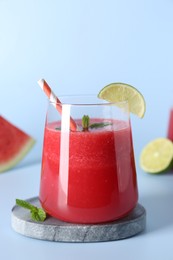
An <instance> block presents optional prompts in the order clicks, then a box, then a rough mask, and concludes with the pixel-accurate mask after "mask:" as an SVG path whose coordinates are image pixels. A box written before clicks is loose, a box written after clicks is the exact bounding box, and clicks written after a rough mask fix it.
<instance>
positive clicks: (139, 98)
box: [98, 83, 146, 118]
mask: <svg viewBox="0 0 173 260" xmlns="http://www.w3.org/2000/svg"><path fill="white" fill-rule="evenodd" d="M98 97H99V98H100V99H104V100H106V101H108V102H122V101H128V103H129V110H130V112H131V113H133V114H135V115H137V116H138V117H140V118H142V117H144V114H145V111H146V104H145V100H144V97H143V95H142V94H141V93H140V92H139V91H138V90H137V89H136V88H134V87H133V86H131V85H129V84H126V83H111V84H109V85H107V86H106V87H104V88H103V89H102V90H101V91H100V92H99V94H98Z"/></svg>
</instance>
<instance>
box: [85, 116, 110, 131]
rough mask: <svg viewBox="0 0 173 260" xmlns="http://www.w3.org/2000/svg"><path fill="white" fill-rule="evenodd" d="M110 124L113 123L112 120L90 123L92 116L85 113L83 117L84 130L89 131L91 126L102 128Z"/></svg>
mask: <svg viewBox="0 0 173 260" xmlns="http://www.w3.org/2000/svg"><path fill="white" fill-rule="evenodd" d="M108 125H112V123H111V122H99V123H93V124H91V125H90V118H89V116H88V115H84V116H83V117H82V128H83V131H88V130H89V128H90V129H93V128H102V127H105V126H108Z"/></svg>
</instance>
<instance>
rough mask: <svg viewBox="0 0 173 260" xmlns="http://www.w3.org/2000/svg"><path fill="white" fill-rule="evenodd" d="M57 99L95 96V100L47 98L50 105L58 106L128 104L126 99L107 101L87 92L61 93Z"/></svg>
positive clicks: (121, 105)
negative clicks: (80, 100)
mask: <svg viewBox="0 0 173 260" xmlns="http://www.w3.org/2000/svg"><path fill="white" fill-rule="evenodd" d="M58 98H59V100H61V99H63V98H71V99H75V98H88V101H89V98H95V100H96V101H97V102H96V101H95V102H88V103H87V102H60V101H59V102H55V101H53V100H49V99H48V103H50V104H52V105H55V104H57V105H60V106H62V105H63V106H64V105H68V106H111V105H118V104H119V106H120V107H123V105H126V104H128V100H123V101H117V102H109V101H107V100H104V99H99V98H98V97H97V95H93V94H87V95H85V94H84V95H61V96H59V97H58Z"/></svg>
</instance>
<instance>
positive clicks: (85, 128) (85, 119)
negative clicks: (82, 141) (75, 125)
mask: <svg viewBox="0 0 173 260" xmlns="http://www.w3.org/2000/svg"><path fill="white" fill-rule="evenodd" d="M89 123H90V118H89V116H87V115H84V116H83V117H82V128H83V131H88V128H89Z"/></svg>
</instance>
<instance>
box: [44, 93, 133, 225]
mask: <svg viewBox="0 0 173 260" xmlns="http://www.w3.org/2000/svg"><path fill="white" fill-rule="evenodd" d="M60 100H61V102H62V103H61V104H52V103H51V102H49V104H48V109H47V115H46V122H45V131H44V143H43V154H42V168H41V180H40V194H39V199H40V202H41V205H42V207H43V208H44V209H45V211H46V212H47V213H48V214H49V215H51V216H52V217H54V218H57V219H59V220H62V221H66V222H72V223H103V222H110V221H114V220H117V219H120V218H122V217H124V216H125V215H126V214H128V213H129V212H130V211H131V210H132V209H133V208H134V207H135V206H136V203H137V200H138V189H137V177H136V168H135V160H134V150H133V142H132V131H131V124H130V116H129V109H128V102H127V101H125V102H119V103H108V102H105V101H102V100H100V99H97V98H95V97H94V96H69V97H60ZM55 105H58V106H59V107H61V111H59V112H58V111H57V110H56V108H55ZM72 120H74V121H75V123H76V125H77V128H76V129H75V130H74V129H71V128H70V125H71V121H72Z"/></svg>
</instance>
